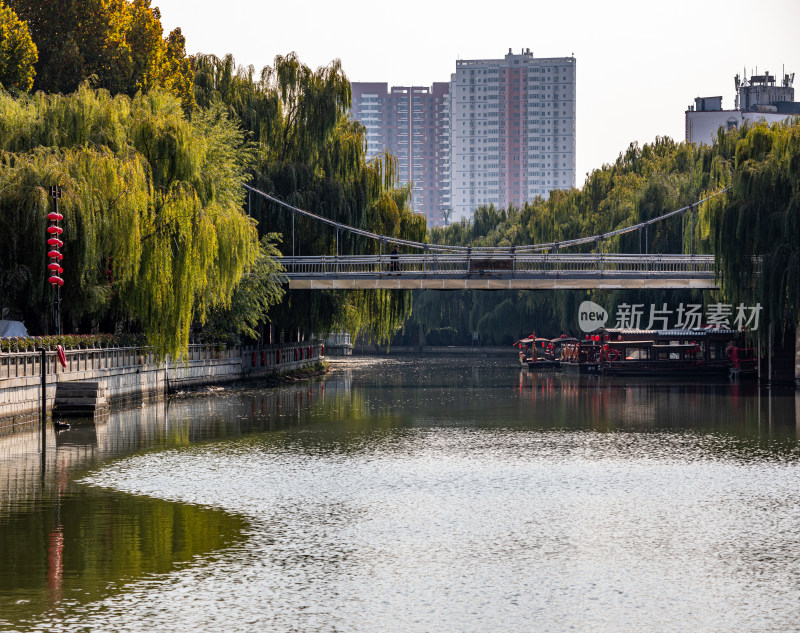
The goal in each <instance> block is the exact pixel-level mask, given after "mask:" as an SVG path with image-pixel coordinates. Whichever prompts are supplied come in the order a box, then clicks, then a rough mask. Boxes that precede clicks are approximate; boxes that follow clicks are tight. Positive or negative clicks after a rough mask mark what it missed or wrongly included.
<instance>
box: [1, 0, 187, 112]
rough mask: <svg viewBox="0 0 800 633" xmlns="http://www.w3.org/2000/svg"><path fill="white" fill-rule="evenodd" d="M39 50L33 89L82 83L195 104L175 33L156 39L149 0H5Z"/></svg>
mask: <svg viewBox="0 0 800 633" xmlns="http://www.w3.org/2000/svg"><path fill="white" fill-rule="evenodd" d="M10 4H11V6H12V8H14V9H15V10H16V12H17V14H18V15H19V16H20V17H21V18H22V19H24V20H26V21H27V22H28V25H29V28H30V32H31V35H32V37H33V41H34V42H35V43H36V45H37V46H38V49H39V61H38V63H37V64H36V70H37V78H36V82H35V88H36V89H37V90H42V91H45V92H61V93H69V92H72V91H74V90H76V89H77V88H78V86H79V85H80V84H81V83H83V82H84V81H87V80H90V81H91V82H92V83H93V85H94V86H96V87H98V88H105V89H107V90H109V91H110V92H111V93H112V94H119V93H121V94H127V95H128V96H131V97H132V96H134V95H135V94H136V93H137V92H139V91H145V92H146V91H149V90H152V89H154V88H163V89H165V90H168V91H170V92H171V93H173V94H175V95H177V96H178V97H179V98H180V100H181V104H182V106H183V108H184V109H185V110H186V111H187V112H188V111H191V110H192V109H193V108H194V106H195V101H194V93H193V90H192V82H193V76H192V69H191V63H190V61H189V60H188V59H187V57H186V51H185V40H184V37H183V35H182V33H181V30H180V29H175V30H173V31H172V32H171V33H170V34H169V35H168V36H167V37H166V38H164V37H162V33H163V28H162V26H161V14H160V13H159V11H158V9H157V8H154V7H152V6H151V0H133V1H132V2H128V1H126V0H61V1H59V2H53V1H52V0H10Z"/></svg>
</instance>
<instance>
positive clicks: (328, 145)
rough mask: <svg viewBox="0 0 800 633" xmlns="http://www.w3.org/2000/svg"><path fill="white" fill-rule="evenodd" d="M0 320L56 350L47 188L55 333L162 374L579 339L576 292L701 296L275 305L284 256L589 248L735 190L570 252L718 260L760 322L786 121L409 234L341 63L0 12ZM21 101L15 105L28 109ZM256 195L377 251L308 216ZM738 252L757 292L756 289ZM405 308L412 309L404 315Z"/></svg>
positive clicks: (794, 311) (783, 179) (790, 282)
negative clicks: (96, 339) (136, 344)
mask: <svg viewBox="0 0 800 633" xmlns="http://www.w3.org/2000/svg"><path fill="white" fill-rule="evenodd" d="M0 25H2V29H0V82H2V84H3V88H4V90H3V91H2V92H0V316H3V315H5V316H7V317H9V318H19V319H22V320H24V321H25V323H26V325H27V326H28V328H29V329H30V330H31V332H32V333H35V334H41V333H52V331H53V330H54V321H53V315H52V309H51V307H52V302H53V291H52V288H51V287H50V286H49V284H47V282H46V278H47V271H46V264H47V257H46V248H45V239H44V236H45V226H46V215H47V213H48V211H49V210H51V208H52V200H51V199H50V197H49V195H48V189H49V187H50V186H51V185H54V184H60V185H61V188H62V191H63V198H62V199H61V200H60V207H59V210H60V211H61V212H62V213H63V215H64V221H63V228H64V234H63V241H64V247H63V254H64V260H63V263H62V265H63V268H64V273H63V278H64V287H63V289H62V298H63V301H62V322H63V325H64V330H65V331H66V332H70V333H93V332H100V331H102V332H115V333H132V334H136V333H142V334H144V335H145V336H146V338H147V340H148V342H149V344H150V345H152V346H153V347H154V348H155V349H156V350H157V351H158V353H161V354H171V355H172V356H173V357H177V356H180V354H181V353H182V352H183V351H184V350H185V349H186V346H187V344H188V341H189V336H190V332H191V331H192V330H195V331H198V330H202V331H203V332H204V333H206V334H207V335H209V336H217V335H218V336H221V337H225V336H228V335H229V334H230V333H234V334H235V335H242V336H246V337H251V338H261V339H262V340H263V338H264V337H265V332H266V331H267V330H266V329H265V324H267V323H272V325H273V328H274V331H275V333H276V334H277V333H279V332H281V331H282V332H283V333H284V335H285V338H287V339H294V338H296V337H301V338H302V337H304V336H306V337H308V336H310V335H312V334H316V335H320V334H325V333H327V332H329V331H332V330H339V329H341V330H346V331H348V332H350V333H351V335H352V336H353V337H354V338H355V337H358V336H362V337H365V338H368V339H371V340H373V341H378V342H388V341H389V340H390V339H391V338H392V337H393V336H394V335H395V334H396V333H397V332H398V331H399V330H401V329H402V328H403V327H405V330H406V331H407V332H409V333H410V335H411V334H412V333H413V336H414V337H415V340H416V337H418V333H419V331H420V329H421V330H422V331H423V334H424V335H425V336H427V337H428V339H429V341H430V342H435V343H437V344H452V343H458V342H471V340H472V334H473V333H474V332H477V333H478V336H479V340H480V341H481V342H482V343H488V344H502V343H506V342H511V341H513V340H514V339H516V338H519V337H520V336H522V335H524V334H529V333H530V330H531V329H535V328H538V329H539V331H540V333H541V334H552V335H556V334H558V332H559V331H560V330H561V329H562V328H563V329H569V330H574V321H575V316H576V310H577V305H578V304H579V303H580V301H582V300H583V299H585V298H590V297H591V298H594V299H595V300H597V301H598V302H600V303H601V304H602V305H604V306H605V307H607V309H608V310H609V312H610V313H612V314H613V311H614V308H615V306H616V305H618V304H620V303H621V302H623V301H628V302H629V303H630V302H631V301H635V302H636V303H645V304H648V303H663V302H664V301H665V300H666V301H668V302H669V303H670V304H674V305H677V304H678V303H680V302H683V303H686V302H693V303H697V302H701V303H702V302H703V301H704V300H705V301H707V300H709V295H702V294H701V293H688V292H687V293H678V292H674V293H669V294H668V295H665V294H664V293H662V292H660V291H659V292H655V291H654V292H651V293H647V292H645V293H642V292H639V293H636V294H635V295H634V294H631V293H624V292H615V293H599V292H595V293H587V292H563V291H562V292H558V293H555V292H511V291H500V292H491V293H490V292H450V293H442V292H435V291H426V292H417V293H415V294H414V295H413V296H412V293H411V292H409V291H327V292H326V291H286V290H285V287H284V286H283V284H282V278H281V270H280V267H279V265H278V264H277V261H276V260H277V257H278V256H279V255H280V254H284V255H289V254H294V255H304V254H317V255H319V254H331V255H333V254H336V253H339V254H348V253H377V252H379V251H380V250H381V249H385V248H388V247H389V246H388V244H389V243H390V241H391V239H392V238H402V239H407V240H415V241H420V242H421V241H425V240H428V241H431V242H437V243H446V244H453V245H461V246H466V245H470V244H471V245H473V246H489V245H491V246H504V247H508V248H511V247H512V246H518V245H524V244H534V243H541V242H550V241H559V240H564V239H568V238H574V237H579V236H584V235H592V234H598V233H607V232H609V231H612V230H614V229H616V228H619V227H622V226H627V225H629V224H632V223H638V222H641V221H644V220H647V219H650V218H653V217H656V216H658V215H660V214H663V213H665V212H667V211H671V210H673V209H676V208H679V207H682V206H685V205H688V204H690V203H692V202H695V201H696V200H698V199H700V198H703V197H705V196H706V195H708V194H711V193H715V192H719V191H721V190H723V189H724V188H725V187H727V186H729V185H730V186H732V189H731V190H730V191H729V192H728V193H726V194H724V195H720V196H718V197H716V198H714V199H713V201H711V202H709V203H707V204H704V205H701V206H700V207H699V208H697V209H693V210H692V212H691V213H687V214H684V215H683V216H675V217H674V218H672V219H670V220H668V221H665V222H662V223H659V224H658V225H657V226H653V227H652V230H647V231H643V232H639V233H633V234H628V235H625V236H620V237H616V238H612V239H606V240H603V242H602V243H597V244H594V245H588V246H585V247H582V248H583V250H591V249H598V248H601V247H602V248H603V250H604V251H605V252H639V251H642V252H650V253H659V252H662V253H679V252H684V253H688V252H697V253H701V252H705V253H708V252H714V253H716V254H717V255H718V266H719V271H720V273H721V275H722V282H723V292H724V295H720V296H724V297H725V298H726V300H728V301H731V302H733V301H743V302H747V303H750V304H753V303H755V302H760V303H761V304H762V306H764V307H765V317H767V318H768V319H782V320H784V321H786V320H788V321H792V319H793V320H794V322H796V320H797V316H798V310H800V253H798V244H800V233H798V231H800V220H798V217H799V216H798V214H800V198H799V197H798V196H800V193H798V186H799V185H798V182H800V177H799V176H800V173H799V172H800V167H799V166H800V140H798V125H797V123H795V124H794V125H793V126H773V127H767V126H766V125H756V126H752V127H745V128H743V129H742V130H731V131H729V132H726V133H720V135H719V136H718V137H717V139H716V140H715V142H714V144H713V146H710V147H709V146H701V147H695V146H692V145H689V144H686V143H677V142H674V141H672V140H670V139H666V138H659V139H656V140H655V142H653V143H650V144H646V145H643V146H641V147H640V146H638V145H636V144H633V145H631V146H630V147H629V148H628V149H627V150H626V151H625V152H623V153H622V154H620V156H619V158H618V159H617V160H616V161H615V162H614V163H611V164H608V165H604V166H603V167H602V168H600V169H597V170H595V171H593V172H592V173H591V174H589V175H588V176H587V180H586V182H585V184H584V185H583V187H582V188H581V189H574V190H569V191H554V192H552V194H551V195H550V197H549V199H547V200H545V199H542V198H537V199H536V200H533V201H529V202H526V203H525V204H523V205H522V206H521V207H516V206H509V207H507V208H505V209H497V208H495V207H492V206H489V207H482V208H479V209H478V210H477V211H476V213H475V216H474V220H473V221H472V222H458V223H454V224H452V225H450V226H448V227H445V228H437V229H433V230H431V231H430V232H427V229H426V226H425V221H424V218H423V217H422V216H420V215H418V214H416V213H414V211H413V209H411V207H410V192H411V190H410V186H409V185H404V184H403V183H399V182H398V179H397V170H396V164H395V159H394V157H393V156H392V155H391V154H388V153H387V154H384V155H382V156H379V157H378V158H377V159H373V160H367V158H366V148H367V145H366V133H365V129H364V127H363V126H362V125H360V124H359V123H357V122H355V121H352V120H351V119H350V117H349V110H350V100H351V94H350V83H349V81H348V79H347V77H346V75H345V73H344V70H343V69H342V67H341V64H340V63H339V62H338V61H336V60H335V61H333V62H331V63H330V64H329V65H327V66H324V67H321V68H318V69H316V70H314V69H311V68H309V67H308V66H306V65H305V64H303V63H302V62H301V60H300V59H299V58H298V57H297V56H296V55H295V54H288V55H285V56H278V57H276V59H275V60H274V63H273V65H272V66H269V67H265V68H263V69H262V70H261V71H258V72H257V71H256V70H255V68H253V67H252V66H238V65H237V64H236V62H235V60H234V59H233V58H232V57H231V56H225V57H215V56H212V55H197V56H195V57H188V56H187V55H186V52H185V47H184V39H183V35H182V33H181V31H180V29H175V30H174V31H172V32H171V33H169V34H168V35H167V36H166V37H164V36H163V29H162V27H161V22H160V15H159V13H158V10H157V9H156V8H154V7H152V6H151V2H150V0H133V1H126V0H115V2H105V1H102V0H88V1H87V2H80V3H79V2H65V3H52V2H45V0H13V1H11V0H7V1H6V2H3V1H2V0H0ZM31 91H33V93H32V94H31ZM245 184H249V185H251V186H253V187H255V188H257V189H259V190H261V191H264V192H266V193H268V194H270V195H271V196H273V197H275V198H277V199H279V200H282V201H284V202H286V203H288V204H291V205H294V206H296V207H298V208H302V209H305V210H308V211H311V212H313V213H316V214H319V215H322V216H325V217H327V218H330V219H331V220H334V221H336V222H340V223H342V224H345V225H350V226H356V227H360V228H363V229H367V230H369V231H371V232H374V233H378V234H381V235H385V236H387V238H388V240H389V241H388V242H387V243H385V244H380V243H376V242H373V241H369V240H366V239H365V238H362V237H359V236H354V235H352V234H349V233H345V232H337V231H336V230H335V229H334V228H331V227H326V226H322V225H320V224H319V223H314V222H311V221H310V220H307V219H306V218H304V217H301V216H300V215H296V214H293V213H292V212H290V211H287V210H286V209H285V208H283V207H282V206H280V205H278V204H276V203H274V202H271V201H269V200H267V199H265V198H262V197H261V196H259V195H258V194H256V193H247V192H246V190H245V188H244V185H245ZM753 257H758V258H761V261H762V266H763V268H762V274H761V275H760V276H753V275H752V274H751V273H752V261H753ZM412 300H413V306H414V310H413V313H412Z"/></svg>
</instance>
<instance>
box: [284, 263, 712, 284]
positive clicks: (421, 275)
mask: <svg viewBox="0 0 800 633" xmlns="http://www.w3.org/2000/svg"><path fill="white" fill-rule="evenodd" d="M281 263H282V264H283V266H284V268H285V269H286V277H287V278H288V281H289V288H290V289H293V290H294V289H296V290H334V289H339V290H354V289H372V290H374V289H396V290H416V289H436V290H567V289H622V288H642V289H643V288H689V289H698V290H701V289H715V288H717V287H718V284H717V280H716V277H715V274H714V257H713V256H711V255H605V254H583V255H556V254H525V255H514V254H509V255H497V254H492V255H451V254H446V255H441V254H435V255H434V254H422V255H400V256H398V257H395V258H392V256H391V255H372V256H340V257H334V256H318V257H284V258H282V259H281Z"/></svg>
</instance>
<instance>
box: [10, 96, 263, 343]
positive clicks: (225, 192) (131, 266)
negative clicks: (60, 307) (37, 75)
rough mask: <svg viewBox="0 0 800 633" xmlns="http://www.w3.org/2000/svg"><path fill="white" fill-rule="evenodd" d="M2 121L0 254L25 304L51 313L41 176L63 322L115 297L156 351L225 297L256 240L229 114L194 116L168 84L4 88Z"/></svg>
mask: <svg viewBox="0 0 800 633" xmlns="http://www.w3.org/2000/svg"><path fill="white" fill-rule="evenodd" d="M0 121H2V122H3V123H2V124H0V148H2V150H3V151H4V153H3V161H2V170H0V177H1V178H2V183H3V186H2V187H0V218H2V223H3V224H2V229H3V230H2V233H1V234H0V253H3V254H7V257H8V261H6V262H2V261H0V268H3V269H5V268H8V269H9V270H10V269H11V267H12V266H14V265H17V266H20V265H21V266H25V267H26V268H27V269H28V270H30V273H31V280H32V281H31V284H30V288H29V289H28V290H26V291H25V294H24V301H23V302H21V303H20V309H22V310H24V311H27V316H28V318H30V319H34V318H36V317H35V315H36V314H39V315H47V314H48V309H47V307H48V305H49V297H48V294H47V289H46V288H44V277H45V271H44V264H45V261H46V258H45V256H44V237H43V236H44V234H45V215H46V212H47V210H48V208H49V204H50V200H49V198H48V196H47V187H48V186H49V185H51V184H55V183H59V184H61V186H62V189H63V192H64V197H63V199H62V200H61V209H62V211H63V213H64V242H65V245H64V250H63V252H64V257H65V260H64V269H65V273H64V274H65V277H64V278H65V286H64V302H65V305H64V307H65V316H66V319H67V320H68V322H71V323H73V324H75V323H77V322H78V321H80V320H81V319H83V318H88V319H91V320H95V321H96V320H98V319H101V318H103V317H104V316H106V315H107V314H108V313H109V310H116V315H117V316H118V317H120V318H126V319H128V320H134V321H137V322H139V323H141V327H142V328H143V330H144V332H145V333H146V334H147V336H148V339H149V341H150V342H151V343H152V344H153V346H154V347H155V348H156V350H157V351H158V352H159V353H161V354H165V353H169V354H171V355H173V356H178V355H180V353H181V352H182V351H183V350H185V349H186V346H187V344H188V336H189V328H190V327H191V325H192V324H193V323H194V322H195V321H198V322H202V321H203V320H204V318H205V315H206V313H207V311H208V310H209V309H210V308H213V307H220V306H221V307H224V306H226V305H228V304H229V303H230V301H231V298H232V296H233V292H234V288H235V287H236V285H237V283H238V282H239V280H240V279H241V277H242V275H243V274H244V272H245V271H246V270H248V267H249V266H250V265H251V264H252V263H253V262H254V259H255V256H256V253H257V242H256V229H255V225H254V223H253V222H252V220H250V219H249V218H248V217H247V216H246V215H245V214H244V213H243V210H242V204H243V201H244V193H243V187H242V183H243V182H244V180H245V178H246V174H247V168H248V165H249V161H250V160H251V159H252V158H251V153H250V152H249V151H248V150H247V148H246V147H245V146H243V138H242V133H241V131H240V130H239V129H238V127H237V126H236V125H235V124H234V123H233V122H232V121H231V120H230V119H229V118H228V116H227V114H226V113H225V112H224V111H223V110H222V109H221V108H218V107H215V108H210V109H208V110H200V111H198V112H196V113H195V115H194V116H193V117H192V120H191V121H190V120H188V119H187V118H186V116H185V114H184V112H183V109H182V104H181V102H180V101H179V100H178V98H177V97H175V96H174V95H171V94H168V93H164V92H157V91H156V92H151V93H148V94H146V95H144V94H139V95H137V97H135V98H134V99H129V98H127V97H119V96H118V97H116V98H112V97H111V96H110V95H109V94H108V93H107V92H105V91H93V90H89V89H88V88H86V87H85V86H84V87H82V88H81V89H80V90H79V91H78V92H76V93H75V94H72V95H68V96H61V95H50V96H47V95H44V94H41V93H39V94H37V95H35V96H34V97H29V98H24V99H12V98H11V97H10V96H8V95H0ZM0 257H2V255H0ZM40 327H41V329H44V328H45V327H46V320H45V322H41V321H40Z"/></svg>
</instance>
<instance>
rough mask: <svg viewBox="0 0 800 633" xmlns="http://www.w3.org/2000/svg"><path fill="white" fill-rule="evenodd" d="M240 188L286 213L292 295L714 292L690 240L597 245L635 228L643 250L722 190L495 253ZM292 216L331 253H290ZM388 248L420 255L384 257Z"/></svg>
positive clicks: (710, 269)
mask: <svg viewBox="0 0 800 633" xmlns="http://www.w3.org/2000/svg"><path fill="white" fill-rule="evenodd" d="M245 187H246V188H247V190H248V191H249V192H250V193H251V194H256V195H259V196H262V197H264V198H266V199H267V200H269V201H270V202H273V203H275V204H277V205H279V206H280V207H283V208H284V209H287V210H288V211H290V212H291V213H292V253H293V254H292V255H291V256H288V255H287V256H283V257H281V258H280V262H281V264H282V266H283V268H284V270H285V273H284V274H285V276H286V278H287V280H288V283H289V289H291V290H354V289H367V290H375V289H383V290H414V289H436V290H508V289H513V290H567V289H570V290H575V289H632V288H640V289H645V288H648V289H649V288H653V289H655V288H660V289H661V288H663V289H667V288H683V289H698V290H707V289H716V288H718V280H717V278H716V275H715V265H714V256H713V255H696V254H694V253H693V251H694V244H693V238H692V241H691V244H690V254H651V253H647V252H645V253H637V254H618V253H605V252H604V251H603V247H604V244H605V243H606V240H608V239H610V238H613V237H615V236H617V235H623V234H625V233H630V232H634V231H639V233H640V235H641V233H642V232H644V234H645V245H646V244H647V234H648V231H649V227H650V226H651V225H652V224H655V223H657V222H663V221H664V220H666V219H668V218H671V217H675V216H678V215H680V216H682V217H685V216H687V215H688V218H689V222H691V226H692V228H693V226H694V221H695V219H694V214H695V212H696V210H697V207H698V206H699V205H700V204H702V203H703V202H705V201H706V200H709V199H711V198H712V197H715V196H718V195H721V194H722V193H724V192H725V191H727V190H728V189H729V188H725V189H722V190H721V191H718V192H716V193H714V194H712V195H710V196H708V197H706V198H704V199H702V200H699V201H697V202H696V203H693V204H690V205H687V206H685V207H681V208H680V209H675V210H674V211H670V212H669V213H665V214H663V215H660V216H658V217H656V218H652V219H650V220H647V221H645V222H641V223H639V224H634V225H630V226H626V227H623V228H620V229H617V230H615V231H611V232H608V233H604V234H597V235H591V236H587V237H581V238H576V239H572V240H565V241H561V242H549V243H543V244H531V245H525V246H516V247H511V248H508V247H505V248H502V247H470V246H449V245H443V244H426V243H422V242H414V241H410V240H403V239H399V238H393V237H388V236H385V235H379V234H376V233H372V232H370V231H366V230H364V229H359V228H356V227H351V226H347V225H345V224H341V223H339V222H335V221H333V220H331V219H329V218H325V217H323V216H320V215H317V214H314V213H311V212H310V211H307V210H304V209H300V208H298V207H295V206H293V205H290V204H288V203H286V202H283V201H282V200H279V199H278V198H275V197H274V196H271V195H270V194H267V193H265V192H263V191H260V190H258V189H256V188H254V187H250V186H249V185H245ZM296 215H298V216H302V217H307V218H310V219H312V220H313V221H315V222H320V223H323V224H327V225H329V226H330V227H332V228H333V229H335V232H336V243H335V253H333V254H325V255H303V256H299V255H295V254H294V250H295V232H294V223H295V216H296ZM343 232H349V233H352V234H355V235H360V236H362V237H366V238H369V239H372V240H376V241H377V242H378V244H379V249H378V250H379V252H378V254H372V255H366V254H365V255H351V254H347V255H344V254H339V245H340V235H341V234H342V233H343ZM690 234H693V231H690ZM585 244H594V245H595V251H596V252H593V253H569V252H568V250H569V249H570V247H575V246H579V245H585ZM389 245H397V246H403V247H406V248H407V249H408V250H411V249H415V250H418V251H420V252H419V253H413V254H407V253H402V254H401V253H398V252H396V251H395V252H389V248H388V247H389ZM565 251H567V252H565Z"/></svg>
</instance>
